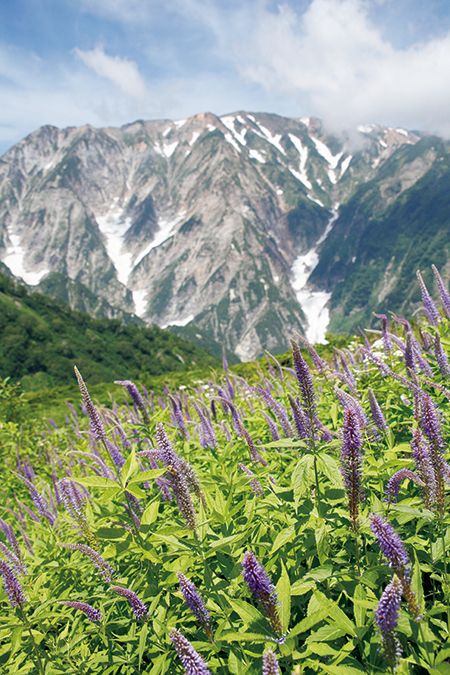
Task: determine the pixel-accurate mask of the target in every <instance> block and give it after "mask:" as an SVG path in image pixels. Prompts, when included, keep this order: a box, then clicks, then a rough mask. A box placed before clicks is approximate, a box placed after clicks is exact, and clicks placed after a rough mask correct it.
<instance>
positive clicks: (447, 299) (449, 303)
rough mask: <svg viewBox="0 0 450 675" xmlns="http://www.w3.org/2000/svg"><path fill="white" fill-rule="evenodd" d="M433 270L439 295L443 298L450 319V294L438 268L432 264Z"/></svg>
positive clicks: (445, 310)
mask: <svg viewBox="0 0 450 675" xmlns="http://www.w3.org/2000/svg"><path fill="white" fill-rule="evenodd" d="M431 269H432V270H433V274H434V278H435V281H436V285H437V287H438V291H439V295H440V298H441V303H442V307H443V308H444V312H445V315H446V317H447V319H450V295H449V293H448V291H447V289H446V287H445V284H444V281H443V280H442V277H441V275H440V274H439V272H438V269H437V267H436V266H435V265H431Z"/></svg>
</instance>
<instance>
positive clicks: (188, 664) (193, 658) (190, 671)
mask: <svg viewBox="0 0 450 675" xmlns="http://www.w3.org/2000/svg"><path fill="white" fill-rule="evenodd" d="M169 638H170V641H171V642H172V644H173V646H174V647H175V651H176V652H177V654H178V658H179V659H180V661H181V663H182V664H183V668H184V672H185V675H211V673H210V671H209V670H208V668H207V666H206V663H205V662H204V661H203V659H202V657H201V656H200V654H199V653H198V652H196V651H195V649H194V647H193V646H192V645H191V643H190V642H189V640H187V639H186V638H185V637H184V635H183V633H180V631H178V630H171V631H170V633H169Z"/></svg>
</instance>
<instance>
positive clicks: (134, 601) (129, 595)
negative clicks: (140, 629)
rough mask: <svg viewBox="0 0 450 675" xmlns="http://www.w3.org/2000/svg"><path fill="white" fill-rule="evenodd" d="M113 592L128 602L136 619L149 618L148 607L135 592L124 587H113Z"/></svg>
mask: <svg viewBox="0 0 450 675" xmlns="http://www.w3.org/2000/svg"><path fill="white" fill-rule="evenodd" d="M111 590H112V591H114V593H118V594H119V595H121V596H122V597H124V598H125V599H126V600H128V602H129V603H130V607H131V609H132V610H133V614H134V616H135V617H136V619H138V620H141V619H145V618H146V617H147V614H148V609H147V606H146V605H144V603H143V602H142V600H141V599H140V598H139V596H138V595H137V594H136V593H135V592H134V591H132V590H131V589H129V588H123V587H122V586H111Z"/></svg>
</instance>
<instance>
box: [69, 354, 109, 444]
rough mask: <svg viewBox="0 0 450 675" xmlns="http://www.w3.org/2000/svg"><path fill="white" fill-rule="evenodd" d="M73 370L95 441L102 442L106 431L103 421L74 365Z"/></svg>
mask: <svg viewBox="0 0 450 675" xmlns="http://www.w3.org/2000/svg"><path fill="white" fill-rule="evenodd" d="M74 371H75V375H76V378H77V381H78V386H79V388H80V392H81V398H82V399H83V405H84V407H85V408H86V412H87V414H88V417H89V421H90V423H91V431H92V435H93V437H94V438H95V440H96V441H103V442H104V441H105V440H106V433H105V429H104V427H103V423H102V421H101V419H100V415H99V414H98V412H97V409H96V408H95V406H94V404H93V403H92V399H91V397H90V394H89V391H88V388H87V387H86V384H85V382H84V380H83V378H82V377H81V373H80V371H79V370H78V368H77V367H76V366H75V367H74Z"/></svg>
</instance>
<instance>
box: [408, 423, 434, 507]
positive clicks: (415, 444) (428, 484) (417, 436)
mask: <svg viewBox="0 0 450 675" xmlns="http://www.w3.org/2000/svg"><path fill="white" fill-rule="evenodd" d="M411 450H412V454H413V457H414V461H415V463H416V469H417V473H418V474H419V476H420V478H421V479H422V481H423V483H424V486H425V487H424V493H425V494H424V501H425V506H427V507H429V508H433V506H434V505H435V504H436V499H437V482H436V474H435V472H434V467H433V462H432V459H431V453H430V448H429V445H428V443H427V442H426V441H425V439H424V437H423V434H422V432H421V431H420V429H413V432H412V441H411Z"/></svg>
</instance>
